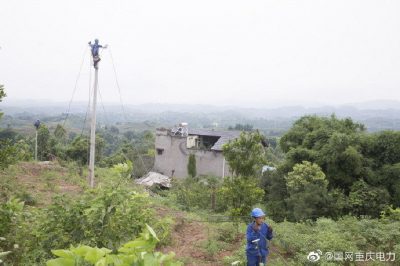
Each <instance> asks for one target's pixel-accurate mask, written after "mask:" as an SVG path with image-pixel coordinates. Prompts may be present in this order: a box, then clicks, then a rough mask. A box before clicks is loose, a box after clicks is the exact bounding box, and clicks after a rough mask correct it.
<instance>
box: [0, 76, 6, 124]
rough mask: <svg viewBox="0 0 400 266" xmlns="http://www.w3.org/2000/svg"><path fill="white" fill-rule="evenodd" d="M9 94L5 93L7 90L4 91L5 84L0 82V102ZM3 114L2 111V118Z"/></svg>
mask: <svg viewBox="0 0 400 266" xmlns="http://www.w3.org/2000/svg"><path fill="white" fill-rule="evenodd" d="M6 96H7V95H6V93H5V91H4V85H1V84H0V102H2V101H3V98H4V97H6ZM2 116H3V113H2V112H0V118H1V117H2Z"/></svg>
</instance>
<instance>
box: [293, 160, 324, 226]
mask: <svg viewBox="0 0 400 266" xmlns="http://www.w3.org/2000/svg"><path fill="white" fill-rule="evenodd" d="M286 186H287V191H288V194H289V198H287V200H286V202H287V204H288V207H289V209H290V210H291V211H292V213H293V217H294V219H295V220H297V221H301V220H307V219H316V218H318V217H319V216H322V215H324V214H326V213H327V207H326V206H327V203H328V199H327V194H328V181H327V180H326V177H325V174H324V173H323V172H322V170H321V168H320V167H319V166H318V165H317V164H314V163H310V162H307V161H304V162H303V163H301V164H296V165H295V166H294V167H293V171H292V172H289V173H288V175H287V176H286Z"/></svg>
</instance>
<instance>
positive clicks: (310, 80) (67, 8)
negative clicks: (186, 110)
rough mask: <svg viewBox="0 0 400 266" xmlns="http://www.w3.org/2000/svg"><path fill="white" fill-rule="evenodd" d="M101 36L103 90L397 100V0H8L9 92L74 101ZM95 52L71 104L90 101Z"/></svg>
mask: <svg viewBox="0 0 400 266" xmlns="http://www.w3.org/2000/svg"><path fill="white" fill-rule="evenodd" d="M94 38H99V39H100V42H101V43H103V44H104V43H106V44H109V46H110V48H111V50H104V51H102V61H101V63H100V83H99V84H100V91H101V94H102V98H103V101H104V102H111V101H113V102H118V101H119V94H118V89H117V86H116V84H115V78H114V72H113V68H112V61H111V57H110V51H111V52H112V55H113V58H114V62H115V66H116V69H117V74H118V79H119V83H120V87H121V93H122V97H123V101H124V102H125V103H135V104H140V103H149V102H162V103H210V104H218V105H219V104H221V105H239V104H240V105H251V104H257V105H261V104H263V103H265V106H267V105H268V104H271V103H273V102H286V103H298V102H322V103H348V102H358V101H367V100H375V99H391V100H400V1H398V0H392V1H390V0H375V1H372V0H330V1H323V0H313V1H311V0H309V1H305V0H293V1H287V0H275V1H268V0H259V1H258V0H254V1H244V0H242V1H235V0H219V1H218V0H202V1H192V0H168V1H166V0H142V1H117V0H113V1H99V0H97V1H83V0H81V1H78V0H68V1H57V0H43V1H34V0H26V1H19V0H13V1H11V0H3V1H1V7H0V46H1V50H0V84H4V85H5V88H6V92H7V94H8V97H7V98H8V99H9V100H12V99H51V100H54V101H69V100H70V99H71V96H72V92H73V89H74V85H75V80H76V77H77V75H78V73H79V67H80V64H81V61H82V59H83V54H84V52H85V50H88V49H89V48H88V47H87V42H88V41H90V40H93V39H94ZM89 54H90V53H89V51H87V52H86V54H85V61H84V65H83V69H82V72H81V77H80V80H79V82H78V88H77V92H76V94H75V98H74V100H75V101H78V100H79V101H82V100H87V98H88V90H89V76H90V74H89V73H90V72H89V69H90V66H89V62H90V61H89V59H90V58H89Z"/></svg>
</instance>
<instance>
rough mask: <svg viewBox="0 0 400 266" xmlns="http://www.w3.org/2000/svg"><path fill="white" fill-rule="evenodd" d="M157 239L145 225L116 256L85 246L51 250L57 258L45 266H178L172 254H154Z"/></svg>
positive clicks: (109, 252) (103, 249)
mask: <svg viewBox="0 0 400 266" xmlns="http://www.w3.org/2000/svg"><path fill="white" fill-rule="evenodd" d="M158 241H159V239H158V238H157V236H156V234H155V232H154V231H153V229H152V228H151V227H150V226H148V225H147V224H146V228H145V229H144V231H143V232H142V233H141V234H140V237H138V238H136V239H135V240H133V241H130V242H128V243H126V244H124V245H123V246H122V247H120V248H119V249H118V252H117V253H116V254H113V253H112V250H110V249H107V248H97V247H95V248H92V247H89V246H86V245H79V246H78V247H76V248H75V247H71V248H70V249H69V250H52V253H53V254H54V255H56V256H58V257H59V258H56V259H52V260H49V261H47V263H46V265H47V266H69V265H109V266H112V265H164V266H179V265H182V263H180V262H179V261H176V260H174V256H175V254H174V253H169V254H168V255H165V254H162V253H160V252H154V249H155V247H156V244H157V242H158Z"/></svg>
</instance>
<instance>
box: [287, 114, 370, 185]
mask: <svg viewBox="0 0 400 266" xmlns="http://www.w3.org/2000/svg"><path fill="white" fill-rule="evenodd" d="M364 133H365V128H364V126H363V125H362V124H359V123H355V122H353V121H352V120H351V119H349V118H346V119H338V118H336V117H335V116H334V115H332V116H331V117H329V118H327V117H317V116H304V117H302V118H300V119H299V120H297V121H296V122H295V123H294V125H293V127H292V128H291V129H290V130H289V131H288V132H287V133H286V134H285V135H284V136H283V137H282V138H281V139H280V146H281V148H282V150H283V151H284V152H286V153H287V160H286V161H285V166H284V169H285V171H287V172H289V171H290V170H291V169H292V167H293V165H295V164H297V163H301V162H302V161H310V162H313V163H317V164H318V165H319V166H320V167H321V169H322V171H323V172H324V173H325V175H326V177H327V179H328V181H329V184H330V186H331V187H333V188H341V189H343V190H344V191H345V192H347V193H348V191H349V187H350V185H351V184H352V183H353V182H355V181H356V180H357V179H358V178H361V177H362V176H366V175H368V174H369V171H368V168H367V167H366V165H367V163H368V161H367V159H366V158H365V156H364V155H363V153H362V152H363V149H362V143H363V139H364Z"/></svg>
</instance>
